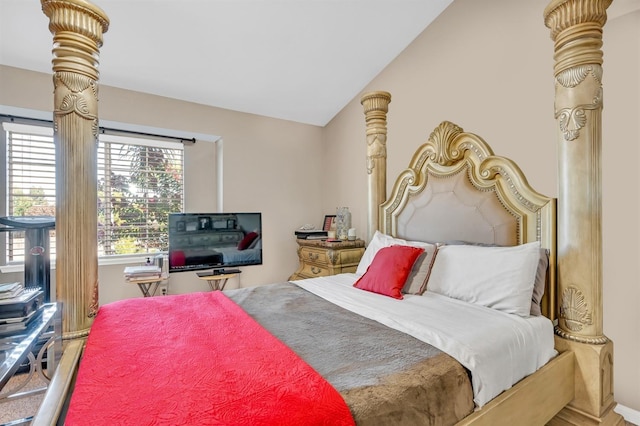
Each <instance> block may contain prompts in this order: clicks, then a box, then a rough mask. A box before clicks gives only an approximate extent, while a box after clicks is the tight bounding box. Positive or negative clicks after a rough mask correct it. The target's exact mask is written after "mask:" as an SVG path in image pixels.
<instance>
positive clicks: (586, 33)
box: [544, 0, 613, 75]
mask: <svg viewBox="0 0 640 426" xmlns="http://www.w3.org/2000/svg"><path fill="white" fill-rule="evenodd" d="M612 1H613V0H553V1H551V2H550V3H549V5H548V6H547V7H546V8H545V10H544V24H545V25H546V26H547V27H548V28H549V29H550V30H551V39H552V40H553V41H554V42H555V55H554V58H555V60H556V63H555V66H554V72H555V75H558V74H561V73H562V72H564V71H567V70H569V69H571V68H574V67H576V66H580V65H586V64H597V65H602V50H601V47H602V27H603V26H604V24H605V22H607V12H606V11H607V8H608V7H609V5H611V2H612Z"/></svg>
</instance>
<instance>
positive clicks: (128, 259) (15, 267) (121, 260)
mask: <svg viewBox="0 0 640 426" xmlns="http://www.w3.org/2000/svg"><path fill="white" fill-rule="evenodd" d="M158 254H159V253H149V254H136V255H122V256H105V257H100V258H98V267H100V266H109V265H131V264H132V263H134V264H135V263H138V264H143V263H145V261H146V260H147V258H151V259H152V260H153V258H154V257H155V256H156V255H158ZM55 269H56V265H55V260H53V261H52V262H51V270H52V271H55ZM23 271H24V264H23V263H17V264H11V265H3V266H0V272H1V273H3V274H10V273H13V272H23Z"/></svg>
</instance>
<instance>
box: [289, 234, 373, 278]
mask: <svg viewBox="0 0 640 426" xmlns="http://www.w3.org/2000/svg"><path fill="white" fill-rule="evenodd" d="M296 242H297V243H298V258H299V259H300V267H299V268H298V270H297V271H296V272H294V273H293V275H291V276H290V277H289V280H301V279H303V278H315V277H324V276H327V275H335V274H341V273H344V272H355V271H356V269H357V267H358V263H359V262H360V258H361V257H362V255H363V254H364V241H363V240H354V241H340V242H335V243H329V242H326V241H322V240H302V239H296Z"/></svg>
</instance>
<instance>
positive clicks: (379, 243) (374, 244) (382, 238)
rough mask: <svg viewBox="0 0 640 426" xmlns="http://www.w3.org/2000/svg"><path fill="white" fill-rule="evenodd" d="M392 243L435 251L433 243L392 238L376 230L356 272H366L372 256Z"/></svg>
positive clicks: (361, 273)
mask: <svg viewBox="0 0 640 426" xmlns="http://www.w3.org/2000/svg"><path fill="white" fill-rule="evenodd" d="M394 245H400V246H411V247H420V248H423V249H425V251H426V250H427V249H429V252H434V251H435V245H434V244H429V243H423V242H421V241H407V240H403V239H402V238H394V237H392V236H391V235H387V234H383V233H382V232H380V231H376V232H375V234H373V238H371V241H369V245H368V246H367V248H366V249H365V251H364V254H363V255H362V257H361V258H360V263H358V267H357V268H356V274H359V275H364V273H365V272H367V269H368V268H369V265H371V262H373V258H374V257H375V256H376V253H377V252H378V250H380V249H381V248H383V247H389V246H394Z"/></svg>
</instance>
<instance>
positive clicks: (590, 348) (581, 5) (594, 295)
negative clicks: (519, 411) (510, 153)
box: [544, 0, 624, 425]
mask: <svg viewBox="0 0 640 426" xmlns="http://www.w3.org/2000/svg"><path fill="white" fill-rule="evenodd" d="M611 1H612V0H553V1H551V3H550V4H549V5H548V6H547V8H546V9H545V11H544V19H545V25H546V26H547V27H549V28H550V29H551V38H552V39H553V40H554V42H555V55H554V58H555V67H554V75H555V80H556V96H555V117H556V120H557V123H558V139H559V145H558V147H559V148H558V163H559V169H558V170H559V182H558V185H559V186H558V269H557V270H558V297H559V301H558V302H559V303H558V304H559V307H560V311H559V323H558V325H557V326H556V334H557V337H556V347H557V348H558V349H560V350H571V351H573V352H574V353H575V356H576V366H577V368H576V377H575V398H574V400H573V401H572V402H571V403H569V405H568V406H567V407H565V408H564V409H563V410H562V411H561V412H560V413H559V414H558V415H557V416H556V417H555V418H554V419H553V420H552V422H551V423H550V424H573V425H596V424H597V425H622V424H624V420H623V419H622V417H621V416H620V415H619V414H617V413H615V412H614V411H613V408H614V407H615V405H616V403H615V401H614V399H613V343H612V342H611V341H610V340H609V339H607V337H606V336H605V335H604V334H603V327H602V222H601V212H602V200H601V194H602V183H601V151H602V146H601V144H602V130H601V124H602V50H601V48H602V27H603V26H604V24H605V22H606V20H607V14H606V9H607V7H609V5H610V4H611Z"/></svg>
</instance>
